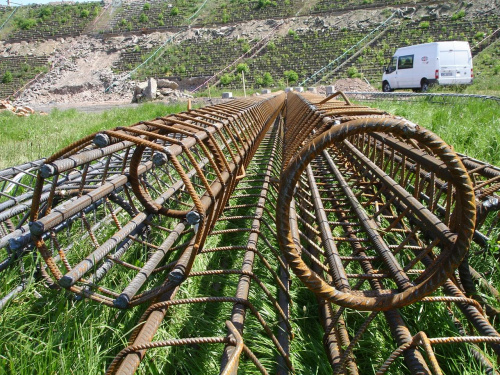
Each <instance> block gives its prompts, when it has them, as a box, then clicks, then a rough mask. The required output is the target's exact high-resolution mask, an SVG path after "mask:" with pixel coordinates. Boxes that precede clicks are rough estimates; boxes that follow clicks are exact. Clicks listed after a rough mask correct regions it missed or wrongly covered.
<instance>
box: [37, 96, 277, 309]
mask: <svg viewBox="0 0 500 375" xmlns="http://www.w3.org/2000/svg"><path fill="white" fill-rule="evenodd" d="M283 103H284V94H282V93H278V94H274V95H268V96H263V97H259V98H249V99H245V100H239V101H233V102H231V103H228V104H220V105H216V106H212V107H208V108H206V109H198V110H191V111H188V112H184V113H178V114H175V115H169V116H166V117H162V118H158V119H156V120H154V121H144V122H141V123H139V124H135V125H133V126H130V127H120V128H115V129H113V130H109V131H104V132H101V133H98V134H95V135H91V136H88V137H86V138H84V139H82V140H81V141H78V142H76V143H74V144H73V145H70V146H68V147H67V148H65V149H63V150H61V151H60V152H58V153H57V154H55V155H53V156H52V157H50V158H48V159H47V160H45V163H44V165H43V166H42V167H41V168H40V172H39V174H38V176H37V184H36V187H35V189H34V194H33V198H32V206H31V212H30V225H29V229H30V233H31V236H32V239H33V242H34V243H35V245H36V247H37V249H38V250H39V252H40V254H41V255H42V257H43V260H44V262H45V264H46V266H47V269H48V270H49V271H50V276H49V274H48V273H47V274H46V278H47V279H48V280H49V282H50V281H52V283H53V285H56V286H60V287H63V288H66V289H67V290H70V291H72V292H73V293H75V294H77V295H78V296H84V297H88V298H91V299H94V300H97V301H99V302H101V303H104V304H106V305H109V306H114V307H118V308H127V307H130V306H134V305H138V304H141V303H143V302H145V301H148V300H151V299H153V298H155V297H158V296H160V295H162V294H164V293H166V292H169V291H172V290H174V289H175V288H176V287H177V286H178V285H179V284H180V283H182V282H183V281H184V280H185V279H186V277H187V275H188V274H189V270H190V268H191V267H192V264H193V262H194V259H195V257H196V255H197V253H198V252H199V251H201V249H202V246H203V243H204V241H205V238H206V236H207V235H208V233H209V231H210V229H211V228H212V227H213V225H214V223H215V221H216V219H217V218H218V217H219V216H220V213H221V212H222V209H223V207H224V206H225V203H226V202H227V200H228V199H229V197H230V195H231V193H232V191H233V189H234V187H235V185H236V183H237V181H238V180H239V179H241V178H242V177H243V176H244V173H245V168H246V166H247V165H248V163H249V162H250V160H251V158H252V156H253V154H254V153H255V151H256V149H257V147H258V146H259V144H260V142H261V140H262V139H263V137H264V136H265V134H266V132H267V131H268V129H269V127H270V126H271V125H272V124H273V122H274V120H275V119H276V117H277V116H278V114H279V113H280V111H281V107H282V106H283ZM75 176H76V177H75ZM59 181H66V183H65V184H64V185H61V184H60V183H59ZM47 187H48V189H47ZM45 190H47V191H45ZM108 215H110V216H111V219H112V220H111V223H112V224H113V225H106V226H105V225H102V226H101V225H99V223H100V221H101V220H103V219H105V218H106V217H107V216H108ZM69 222H70V223H71V224H69V225H70V226H71V230H70V231H64V230H58V228H59V227H60V226H61V225H62V226H66V227H67V226H68V225H66V224H67V223H69ZM76 239H78V240H79V241H76ZM89 249H90V250H89ZM167 260H168V264H166V265H163V266H161V267H158V265H159V264H160V263H161V262H166V261H167Z"/></svg>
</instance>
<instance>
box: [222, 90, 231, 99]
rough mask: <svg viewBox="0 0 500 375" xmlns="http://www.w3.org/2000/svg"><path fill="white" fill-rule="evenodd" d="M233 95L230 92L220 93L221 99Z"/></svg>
mask: <svg viewBox="0 0 500 375" xmlns="http://www.w3.org/2000/svg"><path fill="white" fill-rule="evenodd" d="M232 97H233V93H232V92H229V91H228V92H223V93H222V99H230V98H232Z"/></svg>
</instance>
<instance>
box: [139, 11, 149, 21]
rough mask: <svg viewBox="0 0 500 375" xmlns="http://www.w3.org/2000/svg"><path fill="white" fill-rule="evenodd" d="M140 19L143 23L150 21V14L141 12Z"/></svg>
mask: <svg viewBox="0 0 500 375" xmlns="http://www.w3.org/2000/svg"><path fill="white" fill-rule="evenodd" d="M139 21H140V22H142V23H145V22H148V21H149V18H148V16H146V14H145V13H141V15H140V16H139Z"/></svg>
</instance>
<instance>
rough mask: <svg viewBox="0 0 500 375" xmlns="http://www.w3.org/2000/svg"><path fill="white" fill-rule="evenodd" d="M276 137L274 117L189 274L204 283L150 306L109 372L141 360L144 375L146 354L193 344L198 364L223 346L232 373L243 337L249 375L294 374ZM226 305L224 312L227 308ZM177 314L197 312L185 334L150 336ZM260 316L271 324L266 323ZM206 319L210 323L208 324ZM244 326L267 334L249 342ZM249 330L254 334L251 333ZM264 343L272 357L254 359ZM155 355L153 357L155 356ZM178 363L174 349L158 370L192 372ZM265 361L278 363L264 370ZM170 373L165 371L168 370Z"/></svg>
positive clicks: (225, 368) (128, 369)
mask: <svg viewBox="0 0 500 375" xmlns="http://www.w3.org/2000/svg"><path fill="white" fill-rule="evenodd" d="M281 132H282V119H281V118H279V119H278V120H277V121H276V123H275V126H274V127H273V129H272V130H271V131H270V132H269V133H268V135H267V136H266V138H265V139H264V140H263V142H262V144H261V146H260V148H259V150H258V152H257V154H256V155H255V157H254V159H253V160H252V162H251V164H250V165H249V167H248V168H247V170H246V176H245V178H243V179H242V180H241V181H240V183H239V184H238V187H237V188H235V191H234V193H233V195H232V196H231V198H230V201H229V202H228V204H227V205H226V207H224V210H223V212H222V215H221V216H220V217H219V218H218V219H217V222H216V224H215V227H214V229H213V230H212V231H211V232H210V233H209V234H208V237H207V242H208V243H211V244H213V245H212V246H208V245H206V246H205V247H204V249H203V250H202V251H201V252H200V253H199V255H198V258H197V263H195V265H194V266H193V269H192V270H191V272H190V273H189V275H188V278H189V279H199V278H202V280H203V281H202V282H201V283H200V284H199V285H198V284H196V285H198V286H197V287H196V289H195V290H192V289H191V290H189V288H190V285H186V284H184V285H181V286H180V287H179V288H178V289H176V290H174V291H173V292H169V293H166V294H164V295H162V296H160V297H159V298H158V300H157V301H155V302H153V303H152V304H151V305H150V307H149V308H148V309H147V310H146V312H145V313H144V314H143V316H142V317H141V319H140V321H139V324H138V326H137V327H138V328H137V329H136V330H135V331H134V332H133V333H132V337H131V339H130V341H129V346H127V347H126V348H125V349H123V350H122V351H121V352H120V353H119V354H118V355H117V357H116V358H115V359H114V361H113V362H112V364H111V365H110V367H109V369H108V374H133V373H134V372H135V371H136V369H137V368H138V366H139V365H140V364H141V362H144V366H145V367H144V369H145V370H146V371H147V368H148V361H147V360H145V358H146V356H147V351H148V350H152V349H156V348H163V350H164V351H167V353H168V349H169V347H171V346H174V345H176V346H184V349H183V351H184V352H187V353H189V352H193V348H192V347H189V345H193V344H197V349H196V352H197V353H198V357H200V358H203V354H202V352H203V350H201V348H200V345H201V344H214V343H223V344H225V347H221V349H220V350H218V351H216V350H215V349H212V351H213V352H214V353H217V354H216V355H215V356H216V357H218V358H219V360H218V361H219V363H220V373H221V374H236V373H237V370H238V367H239V356H240V355H241V353H242V349H241V348H240V349H238V340H240V341H241V338H239V337H240V336H241V337H243V339H244V342H245V343H246V344H245V345H247V346H248V347H247V346H243V352H244V353H245V355H246V356H247V357H248V359H249V360H250V362H252V363H253V365H254V366H255V368H256V369H255V370H253V369H250V371H252V373H253V371H257V372H260V373H262V374H267V373H278V374H287V373H288V372H289V371H293V366H292V363H291V360H290V357H289V340H290V339H291V337H292V332H291V326H290V322H289V304H290V303H291V297H290V294H289V291H288V285H289V273H288V270H287V266H286V263H285V262H284V261H283V260H282V258H281V255H280V253H279V249H278V243H277V241H276V232H275V225H274V221H275V217H274V211H275V209H276V207H275V202H276V198H277V194H278V193H277V181H278V177H279V173H280V166H281V163H280V157H281V136H280V134H281ZM219 228H223V229H219ZM234 280H237V282H235V281H234ZM192 281H193V283H195V281H194V280H192ZM186 289H188V291H186ZM190 293H195V294H196V297H192V298H182V297H181V298H179V295H182V296H186V295H189V294H190ZM227 304H228V305H229V306H224V305H227ZM214 305H215V307H214ZM266 306H267V307H266ZM181 309H191V310H194V311H197V313H196V316H193V315H189V318H188V319H186V320H185V321H184V324H185V325H186V326H188V327H189V328H187V327H185V328H184V329H183V330H182V333H181V334H182V335H183V337H181V338H176V339H175V340H167V341H154V338H155V337H161V336H162V332H163V334H164V332H165V331H166V330H168V328H169V326H170V325H174V324H175V321H177V320H178V319H180V318H179V317H180V316H181V317H182V316H183V314H184V313H183V312H182V310H181ZM214 311H217V312H218V315H217V316H214V315H213V314H214ZM200 315H202V316H203V315H205V317H203V319H202V321H201V322H199V321H197V319H196V317H199V316H200ZM247 315H249V316H247ZM265 316H267V317H268V319H271V321H272V323H270V322H269V321H266V319H265ZM208 317H211V318H210V320H208ZM212 318H213V320H212ZM224 319H228V321H229V322H230V323H231V325H230V326H228V328H229V327H232V328H229V329H228V332H227V333H226V334H225V335H221V336H219V337H204V336H203V335H202V333H204V332H208V333H210V334H212V333H213V332H214V331H215V332H221V328H222V327H223V325H224V324H223V322H224ZM248 320H250V321H251V322H250V323H252V321H253V325H257V328H258V329H259V330H263V333H264V336H260V335H259V336H257V337H254V336H253V335H254V334H251V333H248V332H247V331H248V330H249V329H248V328H247V329H246V331H244V326H247V325H248V324H249V323H247V321H248ZM252 332H255V328H254V329H253V330H252ZM186 336H187V337H186ZM188 337H189V339H188ZM263 343H265V345H269V346H270V347H272V348H274V354H275V356H276V358H265V356H264V357H262V354H261V355H260V356H259V358H257V356H256V355H255V354H254V352H253V351H252V346H253V345H258V346H260V345H262V344H263ZM170 349H171V348H170ZM205 350H207V349H205ZM200 351H201V353H200ZM159 356H160V355H158V354H157V355H155V356H154V357H155V358H158V357H159ZM183 357H184V355H183V354H182V353H180V352H179V351H175V352H173V351H171V352H169V355H168V356H167V358H166V359H165V360H164V361H163V365H162V364H158V366H165V363H168V362H171V367H172V368H173V369H176V371H185V372H186V373H189V372H191V370H192V369H193V368H194V367H195V366H194V364H191V365H188V364H186V363H183V360H182V358H183ZM151 358H152V357H151ZM270 359H271V362H269V360H270ZM143 360H144V361H143ZM263 363H266V365H264V364H263ZM269 363H275V364H274V365H271V366H269ZM196 366H197V367H196V368H198V367H200V366H206V367H207V371H208V368H210V365H209V363H207V361H206V360H205V361H204V362H203V360H202V364H198V365H196ZM169 368H170V367H167V368H164V370H165V371H166V372H168V371H169V370H168V369H169Z"/></svg>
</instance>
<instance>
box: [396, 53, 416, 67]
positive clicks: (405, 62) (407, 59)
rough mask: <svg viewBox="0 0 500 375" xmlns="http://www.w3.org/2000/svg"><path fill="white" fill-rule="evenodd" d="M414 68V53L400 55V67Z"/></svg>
mask: <svg viewBox="0 0 500 375" xmlns="http://www.w3.org/2000/svg"><path fill="white" fill-rule="evenodd" d="M411 68H413V55H407V56H399V61H398V69H411Z"/></svg>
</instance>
